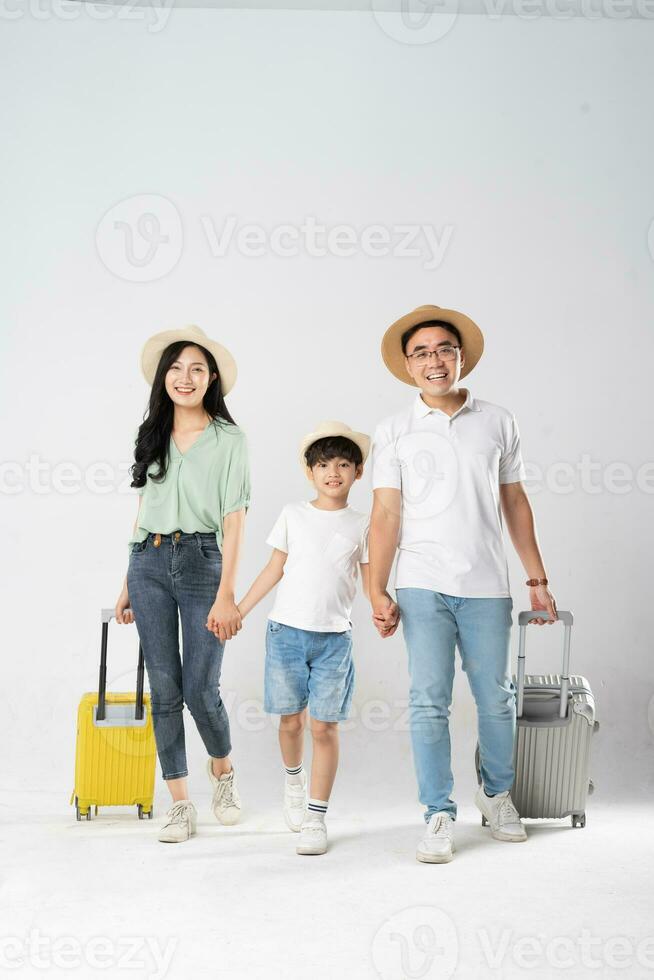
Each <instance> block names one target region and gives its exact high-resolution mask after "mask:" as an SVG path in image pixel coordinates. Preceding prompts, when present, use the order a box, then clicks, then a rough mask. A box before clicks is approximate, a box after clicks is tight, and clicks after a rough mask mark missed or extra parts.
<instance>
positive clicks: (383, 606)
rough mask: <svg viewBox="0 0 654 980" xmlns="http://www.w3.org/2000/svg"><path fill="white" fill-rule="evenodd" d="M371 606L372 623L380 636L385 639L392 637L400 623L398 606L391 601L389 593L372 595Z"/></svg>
mask: <svg viewBox="0 0 654 980" xmlns="http://www.w3.org/2000/svg"><path fill="white" fill-rule="evenodd" d="M370 604H371V606H372V621H373V623H374V624H375V626H376V627H377V632H378V633H379V635H380V636H381V637H383V638H384V639H385V638H386V637H387V636H392V635H393V633H394V632H395V631H396V629H397V627H398V626H399V623H400V609H399V606H398V604H397V603H396V602H394V601H393V599H391V597H390V596H389V594H388V592H380V593H379V594H378V595H371V596H370Z"/></svg>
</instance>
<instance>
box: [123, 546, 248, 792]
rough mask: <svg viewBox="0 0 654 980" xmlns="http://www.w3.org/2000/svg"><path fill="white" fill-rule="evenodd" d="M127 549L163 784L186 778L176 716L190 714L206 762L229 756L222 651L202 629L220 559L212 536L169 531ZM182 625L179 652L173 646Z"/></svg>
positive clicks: (181, 723)
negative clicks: (157, 540) (158, 540)
mask: <svg viewBox="0 0 654 980" xmlns="http://www.w3.org/2000/svg"><path fill="white" fill-rule="evenodd" d="M154 540H155V536H154V535H153V534H149V535H148V537H147V538H146V540H145V541H143V542H140V543H138V544H135V545H133V549H132V552H131V554H130V558H129V566H128V570H127V591H128V593H129V601H130V605H131V607H132V610H133V612H134V620H135V622H136V628H137V630H138V634H139V639H140V641H141V644H142V646H143V656H144V659H145V667H146V670H147V673H148V680H149V682H150V704H151V708H152V722H153V725H154V737H155V741H156V743H157V754H158V756H159V763H160V765H161V773H162V776H163V778H164V779H177V778H179V777H181V776H186V775H188V768H187V764H186V745H185V739H184V721H183V717H182V711H183V707H184V703H186V706H187V708H188V709H189V711H190V712H191V715H192V716H193V718H194V720H195V723H196V725H197V728H198V731H199V733H200V736H201V738H202V741H203V742H204V745H205V748H206V750H207V752H208V754H209V755H210V756H213V757H214V758H217V759H221V758H223V757H224V756H226V755H229V753H230V751H231V742H230V734H229V719H228V717H227V712H226V711H225V706H224V704H223V702H222V699H221V697H220V670H221V666H222V660H223V651H224V647H225V644H224V643H221V642H220V641H219V640H218V639H217V638H216V637H215V636H214V634H213V633H210V632H209V630H208V629H207V628H206V625H205V624H206V621H207V615H208V613H209V610H210V609H211V607H212V605H213V604H214V602H215V599H216V593H217V591H218V586H219V584H220V575H221V571H222V555H221V553H220V549H219V548H218V545H217V543H216V535H215V534H213V533H208V534H200V533H199V532H198V533H194V534H185V533H182V532H179V531H178V532H175V533H174V534H172V535H161V544H160V545H159V547H156V546H155V544H154ZM179 619H181V622H182V653H183V658H182V657H180V646H179Z"/></svg>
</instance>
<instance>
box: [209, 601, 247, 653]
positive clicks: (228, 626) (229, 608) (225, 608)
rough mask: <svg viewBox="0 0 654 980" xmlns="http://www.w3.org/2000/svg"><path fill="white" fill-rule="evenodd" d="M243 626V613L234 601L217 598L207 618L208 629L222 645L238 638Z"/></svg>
mask: <svg viewBox="0 0 654 980" xmlns="http://www.w3.org/2000/svg"><path fill="white" fill-rule="evenodd" d="M242 626H243V622H242V619H241V612H240V610H239V608H238V606H237V605H236V603H235V602H234V600H233V599H225V598H223V597H222V596H216V601H215V602H214V604H213V606H212V607H211V609H210V610H209V615H208V616H207V622H206V627H207V629H208V630H209V631H210V632H211V633H213V635H214V636H215V637H216V639H218V640H220V642H221V643H226V642H227V640H231V639H232V637H233V636H236V634H237V633H238V631H239V630H240V629H241V627H242Z"/></svg>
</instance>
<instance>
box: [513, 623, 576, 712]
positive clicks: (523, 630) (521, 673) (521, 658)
mask: <svg viewBox="0 0 654 980" xmlns="http://www.w3.org/2000/svg"><path fill="white" fill-rule="evenodd" d="M551 618H552V617H551V616H550V614H549V613H548V612H546V611H545V610H544V609H528V610H526V611H525V612H521V613H519V615H518V625H519V626H520V640H519V646H518V705H517V714H518V718H522V711H523V705H524V697H525V639H526V634H527V624H528V623H529V621H530V620H532V619H551ZM557 619H559V620H561V622H562V623H563V626H564V632H563V666H562V668H561V700H560V703H559V717H560V718H565V715H566V711H567V710H568V690H569V688H570V631H571V629H572V624H573V622H574V617H573V615H572V613H571V612H568V610H565V609H557Z"/></svg>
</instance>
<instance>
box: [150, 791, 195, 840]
mask: <svg viewBox="0 0 654 980" xmlns="http://www.w3.org/2000/svg"><path fill="white" fill-rule="evenodd" d="M197 821H198V815H197V811H196V809H195V807H194V805H193V804H192V803H191V801H190V800H178V801H177V803H173V805H172V806H171V808H170V810H169V811H168V813H167V814H166V822H165V823H164V824H163V825H162V827H161V830H160V831H159V840H160V841H162V843H164V844H179V843H180V842H181V841H183V840H188V839H189V837H192V836H193V834H194V833H195V830H196V827H197Z"/></svg>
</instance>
